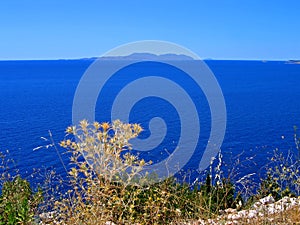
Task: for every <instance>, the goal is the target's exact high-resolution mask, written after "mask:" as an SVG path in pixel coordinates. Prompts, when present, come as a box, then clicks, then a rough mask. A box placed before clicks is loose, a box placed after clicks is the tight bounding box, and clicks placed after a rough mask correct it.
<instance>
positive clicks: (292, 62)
mask: <svg viewBox="0 0 300 225" xmlns="http://www.w3.org/2000/svg"><path fill="white" fill-rule="evenodd" d="M286 63H287V64H300V60H289V61H287V62H286Z"/></svg>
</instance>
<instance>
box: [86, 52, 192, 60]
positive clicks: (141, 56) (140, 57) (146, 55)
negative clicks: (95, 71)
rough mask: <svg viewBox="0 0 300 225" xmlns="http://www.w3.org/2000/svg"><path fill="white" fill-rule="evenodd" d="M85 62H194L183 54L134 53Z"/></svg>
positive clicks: (94, 58) (93, 58)
mask: <svg viewBox="0 0 300 225" xmlns="http://www.w3.org/2000/svg"><path fill="white" fill-rule="evenodd" d="M83 59H84V60H96V59H102V60H170V61H173V60H181V61H182V60H194V59H193V58H192V57H190V56H187V55H183V54H162V55H155V54H152V53H133V54H131V55H127V56H104V57H92V58H83Z"/></svg>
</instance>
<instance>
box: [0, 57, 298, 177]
mask: <svg viewBox="0 0 300 225" xmlns="http://www.w3.org/2000/svg"><path fill="white" fill-rule="evenodd" d="M93 63H94V59H80V60H32V61H31V60H24V61H23V60H18V61H13V60H12V61H0V151H1V152H2V153H3V154H5V155H6V158H7V159H9V160H10V163H9V166H10V169H14V170H15V169H17V170H18V171H19V173H21V174H22V175H23V176H25V177H29V178H30V175H31V174H32V171H34V170H36V169H39V170H40V171H50V170H53V169H54V170H56V171H57V173H58V174H60V175H61V176H63V177H64V176H67V172H66V171H65V169H64V166H63V164H65V165H67V168H68V165H69V163H70V161H69V155H68V154H66V152H65V149H62V148H61V147H59V144H58V143H59V142H60V141H61V140H64V138H65V135H66V133H65V129H66V128H67V127H68V126H70V125H72V123H73V120H72V113H73V112H72V110H73V102H74V96H75V93H76V89H77V87H78V85H79V83H80V81H81V78H82V76H83V74H85V73H86V71H87V69H88V68H89V67H90V66H91V65H92V64H93ZM205 63H206V64H207V66H208V67H209V69H210V70H211V71H212V73H213V74H214V76H215V78H216V80H217V82H218V85H219V87H220V88H221V90H222V95H223V97H224V102H225V105H226V116H227V118H226V131H225V136H224V140H223V143H222V145H221V148H220V149H221V152H222V156H223V158H222V160H223V163H224V165H226V169H228V168H230V167H239V170H238V172H236V174H235V175H236V177H237V178H238V177H241V176H244V175H246V174H251V173H255V174H257V175H259V174H260V173H261V171H262V168H263V167H264V166H265V165H267V164H268V163H269V162H270V158H271V157H272V154H273V151H274V150H277V151H279V152H282V153H283V154H284V155H287V154H288V153H289V152H294V153H295V154H297V149H296V145H295V130H294V127H295V126H298V127H300V65H299V64H295V63H289V62H285V61H239V60H232V61H231V60H206V61H205ZM153 67H155V68H156V69H157V68H160V67H161V68H163V66H161V65H159V64H155V63H152V62H148V64H142V65H139V66H138V69H139V71H140V72H139V73H137V74H138V75H137V74H135V75H134V76H133V77H132V75H131V73H132V72H133V70H130V68H129V69H128V70H124V71H123V74H122V76H121V80H120V79H117V78H115V79H114V80H113V79H112V80H109V81H111V82H110V84H107V86H105V87H103V92H101V93H99V96H98V99H97V102H96V106H95V109H94V111H95V120H98V121H100V122H102V121H108V122H110V117H109V115H110V110H111V105H112V102H113V100H114V99H115V98H116V95H117V93H118V92H119V91H121V90H122V86H125V85H126V83H128V82H129V81H132V80H134V79H138V76H140V75H141V76H142V75H143V74H145V73H144V71H150V73H146V74H148V75H149V74H151V68H153ZM134 71H135V70H134ZM154 72H155V71H154ZM181 72H182V71H181ZM181 72H180V71H179V72H178V73H175V74H173V78H172V79H174V80H175V81H176V83H177V84H178V85H180V86H182V87H183V89H184V90H186V91H187V93H188V94H189V95H190V96H192V99H195V98H198V97H199V99H198V101H200V102H201V103H200V105H201V107H200V106H199V107H198V108H197V109H199V110H198V111H203V112H201V113H200V114H199V120H200V122H201V134H200V138H199V143H198V145H197V148H196V149H195V150H194V152H193V155H191V157H190V160H189V162H188V163H187V164H186V165H185V166H184V167H183V168H182V170H183V171H186V172H189V173H191V180H193V179H195V178H196V177H197V174H198V172H199V171H198V167H199V159H200V158H201V155H202V154H203V151H204V149H205V145H206V144H207V140H208V138H209V134H210V133H209V132H210V128H211V120H212V118H211V114H210V112H209V110H210V109H209V107H208V103H207V100H206V99H205V95H204V94H203V91H202V92H201V90H200V91H199V90H196V88H197V87H196V86H195V85H194V84H193V83H191V82H190V81H185V80H184V78H180V75H181V74H180V73H181ZM156 75H157V74H156ZM127 79H128V80H127ZM139 91H143V88H140V89H139ZM171 94H176V93H171ZM103 99H104V100H103ZM106 104H108V105H106ZM124 104H126V100H125V103H124ZM119 110H120V109H119ZM178 114H179V113H178V112H177V111H176V108H174V107H173V106H172V105H171V104H169V103H168V102H167V101H166V100H164V99H162V98H158V97H156V96H155V95H152V96H151V97H149V96H148V97H147V98H145V99H144V100H141V101H139V102H137V104H135V105H134V106H133V107H132V112H130V115H129V120H130V122H134V123H140V124H141V125H142V127H143V128H144V131H143V133H142V134H141V138H142V139H143V138H144V139H145V138H147V137H149V136H150V135H151V132H150V130H149V121H150V120H151V118H153V117H160V118H162V119H163V120H164V121H165V124H166V127H167V130H166V132H167V135H166V138H164V139H163V142H162V143H161V144H160V145H158V146H157V147H156V148H155V149H153V150H151V149H150V150H147V151H143V152H141V154H140V157H145V158H146V159H148V160H150V159H151V160H152V161H153V162H154V163H158V162H159V161H161V160H164V159H166V158H167V157H169V156H170V154H171V153H172V151H174V150H175V149H176V144H177V143H178V139H179V136H180V134H181V133H180V132H181V130H180V128H181V123H180V118H179V115H178ZM193 129H194V128H193V127H192V126H191V127H189V128H188V129H187V130H186V131H185V132H192V130H193ZM53 143H54V144H55V146H56V147H54V146H53ZM183 144H186V145H188V144H189V140H187V143H183ZM149 145H151V144H149ZM136 152H138V150H136ZM182 154H184V153H182ZM60 157H61V158H60ZM61 159H62V160H61ZM32 179H33V180H32V182H34V178H32Z"/></svg>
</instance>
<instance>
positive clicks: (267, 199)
mask: <svg viewBox="0 0 300 225" xmlns="http://www.w3.org/2000/svg"><path fill="white" fill-rule="evenodd" d="M259 202H260V203H261V204H263V205H267V204H270V203H274V202H275V199H274V198H273V196H267V197H264V198H262V199H260V200H259Z"/></svg>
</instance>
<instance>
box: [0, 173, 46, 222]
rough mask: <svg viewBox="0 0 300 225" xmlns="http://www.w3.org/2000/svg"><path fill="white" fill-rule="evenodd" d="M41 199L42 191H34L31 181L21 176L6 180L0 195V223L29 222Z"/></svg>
mask: <svg viewBox="0 0 300 225" xmlns="http://www.w3.org/2000/svg"><path fill="white" fill-rule="evenodd" d="M41 201H42V193H41V191H40V190H39V191H38V192H37V193H33V191H32V190H31V188H30V184H29V182H28V181H26V180H25V179H22V178H21V177H20V176H17V177H15V178H14V179H13V180H12V181H6V182H4V184H3V187H2V194H1V196H0V224H8V225H13V224H29V223H30V222H31V221H32V220H33V218H34V214H35V212H36V209H37V207H38V204H39V203H41Z"/></svg>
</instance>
